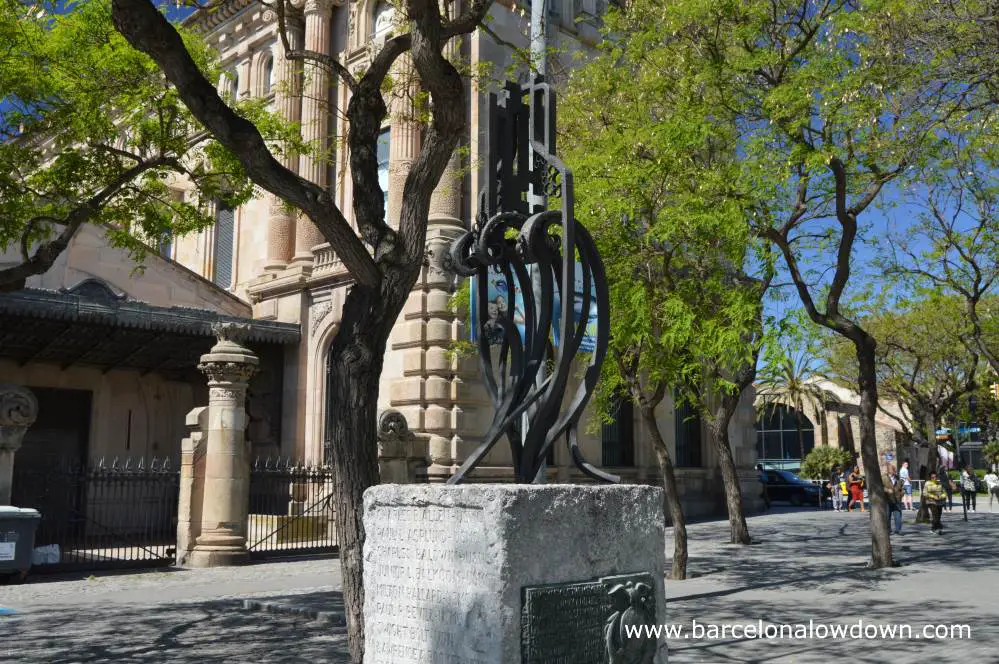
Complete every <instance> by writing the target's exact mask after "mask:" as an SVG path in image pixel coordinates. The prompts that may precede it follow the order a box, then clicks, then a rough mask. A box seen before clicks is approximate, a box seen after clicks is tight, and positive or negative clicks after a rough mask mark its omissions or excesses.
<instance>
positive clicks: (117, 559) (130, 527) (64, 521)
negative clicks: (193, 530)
mask: <svg viewBox="0 0 999 664" xmlns="http://www.w3.org/2000/svg"><path fill="white" fill-rule="evenodd" d="M179 486H180V483H179V472H178V470H177V464H176V462H171V461H170V460H169V459H165V460H161V459H157V458H154V459H152V460H150V461H147V460H145V459H144V458H140V459H125V460H120V459H114V460H112V461H110V462H107V461H106V460H105V459H100V460H97V461H94V462H92V463H89V464H82V463H79V462H71V461H65V460H61V461H57V462H54V463H51V464H49V465H48V466H47V467H45V468H44V469H42V468H37V469H36V468H27V469H26V468H15V473H14V486H13V492H12V501H11V502H12V503H13V504H14V505H17V506H18V507H31V508H34V509H37V510H38V511H39V512H40V513H41V517H42V518H41V521H40V523H39V526H38V530H37V531H36V533H35V552H34V556H33V566H32V571H33V572H39V571H61V570H66V569H102V568H122V567H158V566H167V565H170V564H172V563H173V559H174V551H175V548H176V540H177V498H178V491H179Z"/></svg>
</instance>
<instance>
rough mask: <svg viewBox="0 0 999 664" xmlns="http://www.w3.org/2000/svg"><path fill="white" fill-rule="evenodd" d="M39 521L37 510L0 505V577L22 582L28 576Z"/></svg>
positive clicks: (39, 516)
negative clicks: (14, 578)
mask: <svg viewBox="0 0 999 664" xmlns="http://www.w3.org/2000/svg"><path fill="white" fill-rule="evenodd" d="M41 519H42V516H41V514H39V513H38V510H34V509H31V508H27V507H11V506H10V505H0V576H6V577H16V578H17V579H18V580H23V579H24V577H26V576H27V575H28V570H29V569H30V568H31V554H32V552H33V551H34V550H35V530H36V529H37V528H38V522H39V521H41Z"/></svg>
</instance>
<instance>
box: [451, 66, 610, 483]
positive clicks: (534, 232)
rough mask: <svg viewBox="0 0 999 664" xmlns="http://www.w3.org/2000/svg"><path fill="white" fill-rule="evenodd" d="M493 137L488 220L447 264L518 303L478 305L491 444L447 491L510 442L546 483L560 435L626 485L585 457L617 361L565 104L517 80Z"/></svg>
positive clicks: (524, 469) (495, 111)
mask: <svg viewBox="0 0 999 664" xmlns="http://www.w3.org/2000/svg"><path fill="white" fill-rule="evenodd" d="M525 96H526V97H528V102H527V103H525V101H524V97H525ZM488 136H489V145H488V148H487V151H486V153H487V156H486V165H487V169H488V170H487V171H486V172H487V173H488V174H489V175H488V177H487V178H486V182H485V189H484V191H483V193H482V197H481V202H480V205H479V214H478V218H477V219H476V223H475V226H474V227H473V229H472V230H471V231H469V232H467V233H465V234H464V235H462V236H461V237H459V238H458V239H456V240H455V242H454V244H453V245H452V247H451V253H450V261H449V262H450V264H451V268H452V269H453V270H454V271H455V272H456V273H458V274H459V275H461V276H465V277H470V276H476V277H477V279H476V289H477V292H476V296H477V299H478V302H480V303H483V305H484V304H485V302H486V300H487V299H488V276H489V271H490V270H493V271H495V272H496V273H498V274H500V275H502V279H504V280H505V284H506V288H507V293H508V294H509V298H508V299H509V302H510V306H508V307H506V309H505V311H499V312H498V314H497V318H496V319H495V320H490V319H489V316H488V312H487V307H486V306H480V307H478V311H477V312H476V313H477V315H476V319H477V320H474V321H472V324H473V325H475V326H477V330H478V332H479V334H478V347H479V359H480V362H481V365H482V373H483V375H484V377H485V383H486V388H487V389H488V391H489V394H490V395H491V397H492V401H493V406H494V407H495V409H496V410H495V414H494V416H493V421H492V425H491V426H490V428H489V430H488V432H487V433H486V435H485V438H484V440H483V442H482V444H481V445H479V447H478V448H476V449H475V450H474V451H473V452H472V453H471V455H469V457H468V459H467V460H466V461H465V463H464V464H462V466H461V468H459V469H458V472H457V473H455V475H454V476H453V477H451V479H450V480H449V482H450V483H452V484H456V483H459V482H461V481H462V480H464V479H465V477H466V476H467V475H468V473H469V472H470V471H471V470H472V469H473V468H475V467H476V465H478V464H479V463H480V462H481V461H482V459H483V458H484V457H485V455H486V454H487V453H488V452H489V451H490V450H491V449H492V448H493V446H494V445H495V444H496V443H497V442H498V441H499V439H500V438H501V437H502V436H503V435H506V437H507V439H508V440H509V443H510V447H511V452H512V455H513V467H514V473H515V479H516V481H517V482H524V483H530V482H539V481H541V480H542V479H543V477H544V470H545V463H546V460H547V458H548V455H549V451H550V450H551V449H552V445H553V444H554V442H555V441H556V440H558V439H559V438H560V437H561V436H565V437H566V441H567V443H568V448H569V451H570V453H571V455H572V459H573V462H574V463H575V464H576V466H577V467H578V468H579V469H580V470H582V471H583V472H584V473H585V474H587V475H588V476H590V477H592V478H594V479H597V480H601V481H605V482H617V481H619V478H618V477H617V476H616V475H612V474H610V473H607V472H604V471H602V470H600V469H598V468H596V467H594V466H593V465H591V464H590V463H588V462H587V461H586V459H584V458H583V455H582V453H581V451H580V449H579V441H578V438H577V431H576V429H577V425H578V423H579V420H580V418H581V416H582V414H583V409H584V408H585V407H586V404H587V402H588V401H589V399H590V396H591V395H592V393H593V390H594V387H595V386H596V383H597V379H598V377H599V375H600V366H601V364H602V363H603V360H604V356H605V355H606V353H607V338H608V335H609V332H610V327H609V323H608V301H607V281H606V276H605V273H604V267H603V263H602V262H601V260H600V255H599V254H598V253H597V248H596V246H595V245H594V243H593V239H592V237H591V236H590V234H589V232H587V230H586V228H585V227H583V226H582V225H581V224H578V223H576V219H575V216H574V214H573V202H574V195H573V180H572V171H570V170H569V168H568V167H567V166H566V165H565V164H564V163H563V162H562V161H561V160H560V159H559V158H558V157H556V156H555V95H554V93H553V91H552V89H551V87H550V86H549V85H548V84H547V83H546V82H545V81H544V79H543V78H540V77H537V78H535V79H534V80H533V82H531V83H529V84H527V85H525V86H520V85H518V84H516V83H508V84H507V85H506V88H505V90H504V92H503V93H501V94H500V95H497V94H491V95H490V96H489V116H488ZM549 196H557V197H558V199H559V202H560V209H557V210H549V209H548V206H547V199H548V197H549ZM577 269H578V270H579V271H580V272H581V277H582V279H581V284H582V287H581V288H577V280H576V276H577V273H576V271H577ZM518 293H519V294H520V295H521V297H522V299H523V304H524V306H523V323H522V326H523V330H524V332H523V338H521V332H520V330H519V329H518V324H517V323H519V322H520V321H517V322H515V321H514V317H513V310H514V306H513V303H514V302H515V296H516V295H517V294H518ZM556 302H557V303H558V311H557V312H555V311H554V307H555V303H556ZM593 303H595V304H596V310H597V321H596V335H595V339H594V340H593V343H592V349H591V352H589V358H588V361H589V363H588V365H587V366H586V368H585V371H583V376H582V380H581V382H580V383H579V385H578V386H577V387H576V389H575V392H574V393H573V395H572V400H571V401H570V402H569V404H568V406H566V407H565V408H563V398H564V396H565V393H566V391H567V389H569V379H570V377H572V376H573V375H575V374H576V372H577V367H574V366H573V360H574V358H576V357H577V353H578V352H579V349H580V346H581V344H582V343H583V339H584V337H585V336H586V329H587V324H588V322H589V313H590V311H591V305H592V304H593ZM490 329H491V330H492V332H494V333H493V334H490V333H488V332H489V331H490ZM493 340H495V341H497V342H498V346H499V350H498V353H497V352H496V351H495V350H494V348H493V344H492V341H493Z"/></svg>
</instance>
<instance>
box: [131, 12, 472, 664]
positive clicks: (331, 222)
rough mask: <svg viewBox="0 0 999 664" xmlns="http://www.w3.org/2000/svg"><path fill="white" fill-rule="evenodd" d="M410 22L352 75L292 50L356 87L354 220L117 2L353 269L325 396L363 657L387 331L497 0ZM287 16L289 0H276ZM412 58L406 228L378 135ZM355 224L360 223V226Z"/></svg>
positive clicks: (409, 17)
mask: <svg viewBox="0 0 999 664" xmlns="http://www.w3.org/2000/svg"><path fill="white" fill-rule="evenodd" d="M393 4H394V5H395V6H396V10H397V11H398V12H399V15H400V20H401V23H402V25H404V26H405V27H404V29H403V30H402V31H401V33H400V34H398V35H395V36H392V37H391V38H389V39H386V40H385V43H384V45H383V46H381V47H380V48H379V49H378V50H377V51H376V52H373V53H372V55H371V59H370V62H369V65H368V67H367V69H366V70H364V71H363V72H360V73H359V74H357V75H355V74H354V73H352V72H351V71H349V70H348V69H347V68H346V67H345V66H344V65H343V63H341V62H340V61H339V60H338V59H337V58H335V57H329V56H328V55H325V54H321V53H314V52H310V51H308V50H304V49H296V50H291V49H289V41H288V39H287V35H286V34H285V32H284V31H283V30H282V31H281V35H282V42H283V45H284V48H285V51H286V56H287V57H289V58H292V59H298V60H300V61H307V62H310V63H311V64H312V65H313V66H317V67H324V68H327V69H328V70H329V71H331V72H332V75H333V76H335V77H336V78H337V79H339V81H340V82H342V83H343V85H344V86H346V88H347V89H348V90H349V91H350V101H349V103H348V106H347V108H346V109H333V110H334V111H335V112H337V113H341V114H342V115H343V116H344V117H346V119H347V121H348V124H349V126H348V129H347V135H346V137H345V138H346V141H345V144H346V149H348V150H349V153H350V178H351V184H352V191H353V195H352V197H351V198H352V201H353V221H354V224H353V225H352V224H351V222H350V221H349V220H348V219H347V216H346V215H345V213H344V211H343V210H341V209H340V208H338V207H337V205H336V203H335V201H334V199H333V197H332V195H331V193H330V191H328V190H327V189H326V188H324V187H321V186H318V185H316V184H314V183H312V182H309V181H307V180H305V179H304V178H302V177H300V176H298V175H297V174H296V173H294V172H292V171H290V170H288V169H287V168H285V167H284V166H282V164H281V163H280V162H279V160H278V159H276V158H275V156H274V154H273V152H272V151H271V148H270V147H269V146H268V144H267V143H266V141H265V140H264V138H263V136H262V135H261V128H260V126H259V125H258V124H256V123H254V122H253V121H252V119H250V118H247V117H245V116H243V115H240V114H239V113H237V112H235V111H234V110H233V108H232V107H231V106H230V105H229V104H227V103H226V100H224V99H223V98H221V97H220V96H219V94H218V92H217V91H216V89H215V85H214V84H213V82H212V81H211V80H210V79H208V78H206V77H205V76H204V74H203V72H202V71H201V70H200V69H199V68H198V66H197V63H196V61H195V59H194V58H193V57H192V53H191V52H190V51H189V50H188V48H187V46H186V45H185V43H184V41H183V40H182V39H181V37H180V35H179V34H178V33H177V30H176V28H175V27H174V26H173V25H171V24H170V22H169V21H168V20H167V18H166V16H165V15H164V14H163V13H161V11H160V10H159V9H158V8H157V6H156V4H154V2H152V1H151V0H113V3H112V6H113V10H114V11H113V15H114V21H115V26H116V27H117V29H118V30H119V31H120V32H121V34H122V35H124V36H125V38H126V39H127V40H128V41H129V43H130V44H132V45H133V46H134V47H135V48H137V49H139V50H141V51H143V52H144V53H147V54H148V55H149V56H150V57H151V58H152V59H153V60H154V61H155V62H156V63H157V64H158V65H159V67H160V68H161V69H162V70H163V72H164V73H165V74H166V77H167V79H169V80H170V82H171V83H173V84H174V85H175V86H176V88H177V90H178V91H179V93H180V98H181V100H182V101H183V102H184V104H185V105H186V106H187V107H188V108H189V109H191V112H192V113H193V114H194V116H195V117H196V118H197V119H198V120H199V121H200V122H201V123H202V124H203V125H204V126H205V127H206V128H207V129H208V131H209V132H210V133H211V134H212V135H213V136H214V137H215V138H216V140H218V141H219V142H220V143H221V144H222V145H224V146H225V147H226V148H228V149H229V150H230V151H232V153H233V154H234V155H236V157H237V159H238V160H239V162H240V164H241V165H242V166H243V168H244V169H245V171H246V173H247V175H248V176H249V177H250V179H252V180H253V182H254V183H256V184H257V185H259V186H260V187H261V188H263V189H265V190H266V191H268V192H270V193H272V194H274V195H275V196H277V197H279V198H281V199H283V200H284V201H286V202H287V203H289V204H290V205H292V206H294V207H296V208H298V209H300V210H301V211H302V212H303V213H304V214H305V215H306V216H307V217H308V218H309V219H311V220H312V222H313V223H315V225H316V226H317V228H318V229H319V230H320V232H321V233H322V235H323V236H324V238H325V239H326V241H328V242H329V243H330V245H331V247H332V248H333V250H334V251H335V252H336V254H337V256H338V257H339V258H340V259H341V260H342V261H343V264H344V266H345V267H346V269H347V270H348V272H349V273H350V276H351V278H352V279H353V285H352V287H351V288H350V290H349V291H348V294H347V296H346V299H345V302H344V305H343V311H342V319H341V322H340V326H339V329H338V331H337V334H336V337H335V338H334V339H333V342H332V344H331V346H330V350H329V353H330V361H331V363H332V366H333V370H332V372H331V376H332V377H333V378H332V380H331V381H330V390H329V393H328V394H327V396H326V398H327V402H328V403H329V404H332V405H331V407H333V408H335V409H336V412H337V413H339V415H340V416H339V417H337V418H336V426H335V427H333V430H332V431H331V441H330V442H331V445H332V460H333V467H334V471H335V476H336V482H335V489H334V500H335V503H336V513H337V530H338V533H339V536H340V559H341V566H342V569H343V584H344V603H345V606H346V614H347V623H348V645H349V648H350V653H351V658H352V660H353V661H355V662H358V663H359V662H361V661H362V660H363V659H364V617H363V603H364V602H363V600H364V591H363V586H362V579H363V568H364V558H363V555H362V547H363V543H364V524H363V521H362V517H363V514H362V505H363V500H362V496H363V494H364V491H365V489H367V488H368V487H370V486H372V485H373V484H376V483H377V481H378V450H377V445H376V440H377V434H376V423H375V420H376V415H377V412H376V409H377V403H378V383H379V377H380V375H381V371H382V363H383V361H384V357H385V349H386V343H387V340H388V335H389V333H390V332H391V330H392V327H393V325H394V324H395V321H396V318H398V316H399V313H400V312H401V311H402V307H403V305H404V304H405V301H406V299H407V297H408V296H409V293H410V291H411V290H412V287H413V285H414V284H415V283H416V279H417V277H418V276H419V274H420V270H421V267H422V265H423V262H424V257H425V251H426V246H425V245H426V229H427V219H428V215H429V210H430V198H431V194H432V193H433V191H434V189H435V188H436V186H437V184H438V182H439V181H440V178H441V176H442V174H443V173H444V169H445V167H446V166H447V163H448V161H449V160H450V158H451V155H452V152H453V151H454V148H455V146H456V145H457V143H458V140H459V137H460V136H461V135H462V132H463V131H464V129H465V91H464V85H463V82H462V78H461V75H460V74H459V72H458V71H457V70H456V69H455V67H454V65H452V63H451V62H449V61H448V59H447V58H446V57H444V55H443V54H442V52H443V49H444V47H445V45H446V44H447V42H448V41H449V40H450V39H451V38H453V37H458V36H460V35H463V34H466V33H469V32H471V31H473V30H474V29H475V28H476V27H477V26H478V25H479V23H480V22H481V20H482V18H483V17H484V16H485V13H486V11H487V10H488V9H489V6H490V5H491V4H492V2H491V0H470V1H469V2H467V3H464V9H463V10H462V11H461V13H458V7H457V4H455V3H438V2H436V0H403V1H401V2H398V3H393ZM270 6H272V7H274V9H275V11H276V13H277V16H278V18H279V20H280V22H281V25H282V26H283V24H284V17H285V16H286V14H287V13H288V12H289V11H291V10H290V5H288V4H287V3H286V2H285V0H277V1H276V2H275V3H271V4H270ZM397 64H398V65H399V66H403V65H405V66H404V67H403V68H404V69H409V68H411V69H412V70H413V71H414V72H415V74H416V76H415V78H414V79H413V80H412V81H410V83H412V84H414V85H415V82H414V81H415V80H416V79H418V81H419V86H420V89H419V90H418V91H414V92H415V93H416V94H414V98H417V99H427V100H428V101H429V104H430V107H432V109H433V112H432V113H431V114H429V116H428V117H425V118H423V119H424V120H425V126H424V127H423V133H422V140H421V146H420V152H419V154H418V156H417V157H416V159H415V160H414V161H413V163H412V165H411V167H410V170H409V173H408V174H407V176H406V182H405V186H404V193H403V200H402V209H401V212H400V221H399V226H398V228H393V227H391V226H389V224H388V223H386V221H385V209H384V204H383V201H384V198H383V192H382V190H381V187H380V186H379V184H378V161H377V141H378V133H379V131H380V130H381V125H382V122H383V120H384V119H385V117H386V115H387V113H388V104H387V101H386V100H387V99H388V97H387V95H390V94H392V88H393V81H392V79H391V77H390V75H389V73H390V70H392V69H393V67H395V66H396V65H397ZM355 227H356V229H357V230H355Z"/></svg>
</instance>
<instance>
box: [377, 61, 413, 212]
mask: <svg viewBox="0 0 999 664" xmlns="http://www.w3.org/2000/svg"><path fill="white" fill-rule="evenodd" d="M392 78H393V80H395V81H398V82H399V84H398V89H397V91H393V93H392V96H391V98H390V100H389V121H390V122H391V126H392V129H391V134H390V136H389V164H388V181H389V185H388V203H387V205H386V210H385V221H386V222H387V223H388V224H389V225H390V226H391V227H392V228H398V227H399V219H400V216H401V214H402V194H403V189H404V188H405V186H406V176H408V175H409V169H410V167H411V166H412V165H413V162H414V161H416V157H417V156H418V155H419V153H420V130H421V125H420V123H419V122H417V121H416V109H414V108H413V100H414V99H416V98H417V93H418V90H419V82H418V81H417V79H416V69H415V67H414V66H413V62H412V58H411V56H410V55H409V54H408V53H407V54H405V55H402V56H401V57H400V58H399V59H398V60H397V61H396V64H395V65H394V66H393V68H392Z"/></svg>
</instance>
